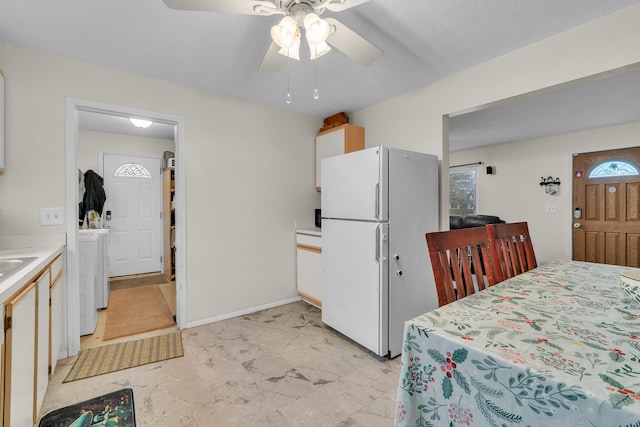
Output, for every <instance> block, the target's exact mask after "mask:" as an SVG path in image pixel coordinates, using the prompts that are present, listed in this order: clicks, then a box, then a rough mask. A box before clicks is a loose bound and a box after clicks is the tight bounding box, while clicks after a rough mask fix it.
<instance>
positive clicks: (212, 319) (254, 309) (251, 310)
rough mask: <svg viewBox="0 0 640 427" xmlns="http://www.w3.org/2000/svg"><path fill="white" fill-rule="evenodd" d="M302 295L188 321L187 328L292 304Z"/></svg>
mask: <svg viewBox="0 0 640 427" xmlns="http://www.w3.org/2000/svg"><path fill="white" fill-rule="evenodd" d="M301 300H302V297H299V296H298V297H294V298H289V299H286V300H281V301H275V302H272V303H269V304H264V305H259V306H256V307H251V308H247V309H245V310H240V311H234V312H232V313H227V314H222V315H220V316H215V317H209V318H206V319H201V320H197V321H195V322H187V329H189V328H195V327H196V326H203V325H208V324H209V323H214V322H220V321H221V320H227V319H232V318H234V317H239V316H244V315H245V314H251V313H256V312H258V311H262V310H266V309H269V308H274V307H279V306H281V305H285V304H291V303H292V302H296V301H301Z"/></svg>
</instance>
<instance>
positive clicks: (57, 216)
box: [40, 208, 64, 225]
mask: <svg viewBox="0 0 640 427" xmlns="http://www.w3.org/2000/svg"><path fill="white" fill-rule="evenodd" d="M62 224H64V209H63V208H40V225H62Z"/></svg>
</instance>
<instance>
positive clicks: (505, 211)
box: [450, 122, 640, 262]
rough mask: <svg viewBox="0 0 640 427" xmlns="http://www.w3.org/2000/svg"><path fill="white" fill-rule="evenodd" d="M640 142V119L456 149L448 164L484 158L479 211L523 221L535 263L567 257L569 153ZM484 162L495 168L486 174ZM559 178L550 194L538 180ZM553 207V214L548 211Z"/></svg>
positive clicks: (625, 145) (480, 160) (568, 235)
mask: <svg viewBox="0 0 640 427" xmlns="http://www.w3.org/2000/svg"><path fill="white" fill-rule="evenodd" d="M638 145H640V122H636V123H631V124H626V125H620V126H614V127H608V128H601V129H594V130H589V131H583V132H575V133H569V134H565V135H558V136H553V137H548V138H540V139H535V140H528V141H519V142H513V143H509V144H501V145H494V146H490V147H485V148H478V149H474V150H463V151H455V152H452V153H451V155H450V161H451V164H452V165H456V164H465V163H471V162H484V165H483V166H482V167H481V168H480V169H479V175H478V213H483V214H490V215H498V216H500V217H501V218H502V219H504V220H506V221H508V222H518V221H527V222H528V223H529V231H530V232H531V235H532V238H533V242H534V247H535V250H536V256H537V258H538V261H539V262H546V261H550V260H552V259H555V258H565V259H566V258H571V230H572V228H571V224H572V221H571V219H572V217H571V195H572V193H571V180H572V154H573V153H584V152H589V151H600V150H604V149H611V148H623V147H634V146H638ZM484 166H495V167H496V174H495V175H486V173H485V170H484ZM548 176H553V177H554V178H560V181H561V183H562V184H560V192H559V193H558V194H557V195H556V196H549V195H548V194H546V193H545V192H544V189H543V188H542V187H540V178H541V177H545V178H546V177H548ZM547 205H555V207H556V213H555V214H551V213H547V212H546V207H547Z"/></svg>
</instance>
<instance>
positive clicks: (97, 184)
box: [80, 169, 107, 222]
mask: <svg viewBox="0 0 640 427" xmlns="http://www.w3.org/2000/svg"><path fill="white" fill-rule="evenodd" d="M103 184H104V180H103V179H102V177H101V176H100V175H98V174H97V173H95V172H94V171H92V170H91V169H89V170H88V171H86V172H85V173H84V187H85V191H84V197H83V198H82V203H81V205H80V222H83V221H84V216H85V215H86V214H87V212H88V211H90V210H94V211H96V212H98V213H99V214H100V216H102V208H103V207H104V202H105V200H107V196H106V194H105V193H104V187H103Z"/></svg>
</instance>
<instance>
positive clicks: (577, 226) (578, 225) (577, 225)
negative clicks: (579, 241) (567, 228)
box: [573, 222, 582, 228]
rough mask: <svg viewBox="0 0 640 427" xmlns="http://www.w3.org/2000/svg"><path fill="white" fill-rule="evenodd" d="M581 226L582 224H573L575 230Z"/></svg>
mask: <svg viewBox="0 0 640 427" xmlns="http://www.w3.org/2000/svg"><path fill="white" fill-rule="evenodd" d="M580 225H582V224H580V223H579V222H574V223H573V228H580Z"/></svg>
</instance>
